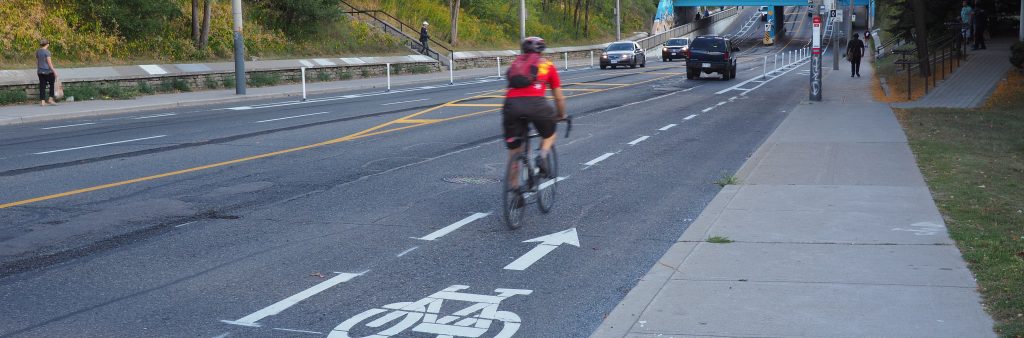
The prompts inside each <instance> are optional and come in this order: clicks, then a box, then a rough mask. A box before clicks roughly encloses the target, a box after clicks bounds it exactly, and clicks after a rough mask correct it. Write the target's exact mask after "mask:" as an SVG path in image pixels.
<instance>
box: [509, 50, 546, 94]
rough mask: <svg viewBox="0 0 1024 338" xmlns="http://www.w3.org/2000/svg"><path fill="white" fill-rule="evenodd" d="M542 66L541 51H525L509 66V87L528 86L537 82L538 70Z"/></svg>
mask: <svg viewBox="0 0 1024 338" xmlns="http://www.w3.org/2000/svg"><path fill="white" fill-rule="evenodd" d="M538 67H540V53H525V54H520V55H519V56H516V59H515V61H512V65H511V66H509V67H508V74H506V76H505V78H507V79H508V86H509V88H526V87H529V86H530V85H532V84H533V83H534V82H537V70H538V69H539V68H538Z"/></svg>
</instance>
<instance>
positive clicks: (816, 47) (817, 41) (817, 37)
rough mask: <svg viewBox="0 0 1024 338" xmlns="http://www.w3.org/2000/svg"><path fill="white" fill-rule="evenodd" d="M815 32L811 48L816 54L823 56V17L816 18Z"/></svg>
mask: <svg viewBox="0 0 1024 338" xmlns="http://www.w3.org/2000/svg"><path fill="white" fill-rule="evenodd" d="M813 24H814V30H813V33H812V34H813V36H812V38H811V47H812V52H813V53H814V54H816V55H817V54H821V17H820V16H815V17H814V21H813Z"/></svg>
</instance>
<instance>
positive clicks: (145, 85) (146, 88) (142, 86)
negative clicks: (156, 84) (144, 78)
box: [136, 82, 154, 94]
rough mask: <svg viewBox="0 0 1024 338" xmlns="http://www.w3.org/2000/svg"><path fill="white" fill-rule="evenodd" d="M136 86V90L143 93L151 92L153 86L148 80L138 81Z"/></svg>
mask: <svg viewBox="0 0 1024 338" xmlns="http://www.w3.org/2000/svg"><path fill="white" fill-rule="evenodd" d="M136 87H138V88H137V89H136V90H138V91H139V92H140V93H143V94H153V92H154V90H153V86H150V85H149V82H139V85H138V86H136Z"/></svg>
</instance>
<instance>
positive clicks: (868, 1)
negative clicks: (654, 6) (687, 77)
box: [663, 0, 875, 44]
mask: <svg viewBox="0 0 1024 338" xmlns="http://www.w3.org/2000/svg"><path fill="white" fill-rule="evenodd" d="M664 1H665V0H663V2H664ZM670 1H672V4H673V6H675V7H676V8H679V7H700V6H753V7H759V6H767V7H768V20H767V21H769V24H767V25H766V26H765V30H766V31H765V33H766V34H765V43H766V44H771V43H773V42H772V41H774V40H775V37H776V34H777V32H781V31H783V29H784V23H785V19H784V18H783V17H782V16H784V15H785V14H784V13H785V10H784V8H785V7H786V6H791V7H799V6H803V7H806V6H813V5H814V4H815V3H818V1H821V0H670ZM851 1H852V2H853V5H854V6H858V7H864V6H866V7H868V8H869V13H871V14H869V16H871V15H874V3H875V0H824V1H821V3H823V4H825V5H827V6H828V7H831V6H833V5H834V6H836V7H838V8H849V7H850V2H851ZM829 9H831V8H829Z"/></svg>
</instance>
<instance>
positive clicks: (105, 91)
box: [99, 83, 137, 100]
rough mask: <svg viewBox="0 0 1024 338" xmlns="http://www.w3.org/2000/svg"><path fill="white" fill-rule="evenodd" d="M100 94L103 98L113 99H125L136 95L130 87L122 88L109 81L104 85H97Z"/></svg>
mask: <svg viewBox="0 0 1024 338" xmlns="http://www.w3.org/2000/svg"><path fill="white" fill-rule="evenodd" d="M99 92H100V95H101V96H103V97H104V98H110V99H115V100H127V99H130V98H133V97H135V96H136V94H137V93H136V92H135V91H134V90H132V89H125V88H122V87H121V86H120V85H118V84H116V83H111V84H108V85H105V86H101V87H99Z"/></svg>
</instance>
